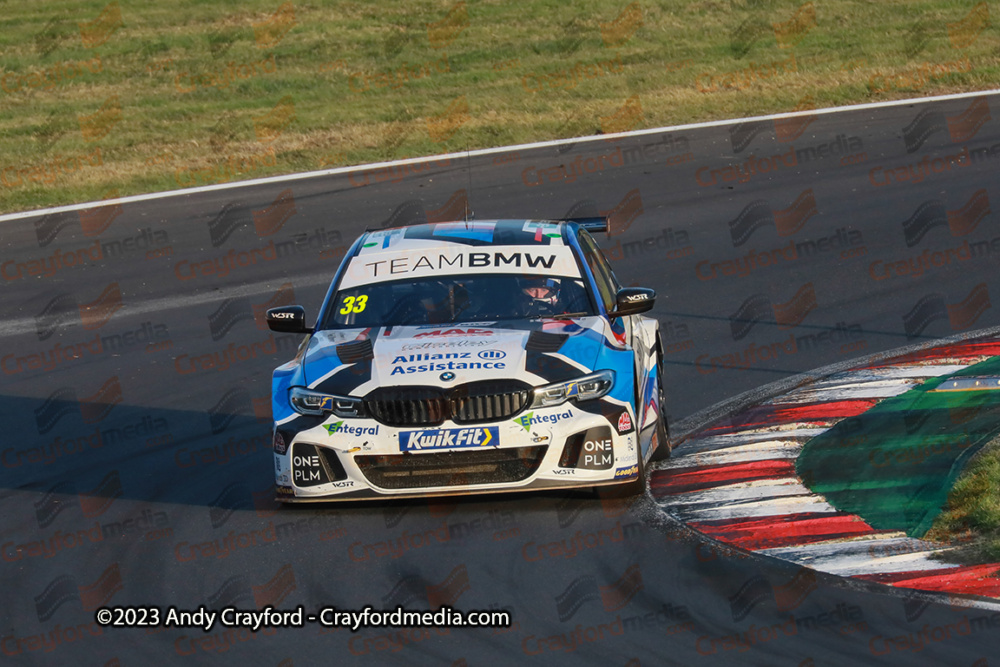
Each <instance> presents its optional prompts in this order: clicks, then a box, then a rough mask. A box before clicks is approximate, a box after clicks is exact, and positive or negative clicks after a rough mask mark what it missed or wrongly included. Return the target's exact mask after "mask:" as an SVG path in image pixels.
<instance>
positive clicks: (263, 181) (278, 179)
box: [0, 89, 1000, 222]
mask: <svg viewBox="0 0 1000 667" xmlns="http://www.w3.org/2000/svg"><path fill="white" fill-rule="evenodd" d="M997 94H1000V89H993V90H983V91H978V92H971V93H955V94H952V95H937V96H935V97H917V98H913V99H907V100H890V101H887V102H869V103H867V104H854V105H849V106H843V107H828V108H825V109H811V110H806V111H791V112H788V113H778V114H771V115H768V116H751V117H748V118H735V119H728V120H715V121H707V122H704V123H688V124H687V125H673V126H670V127H656V128H651V129H648V130H632V131H630V132H618V133H617V134H602V135H596V136H589V137H574V138H572V139H558V140H552V141H539V142H536V143H531V144H518V145H516V146H497V147H496V148H480V149H476V150H474V151H465V152H462V153H445V154H443V155H434V156H426V157H418V158H410V159H407V160H394V161H391V162H375V163H370V164H359V165H353V166H350V167H337V168H335V169H324V170H321V171H307V172H303V173H299V174H286V175H284V176H269V177H267V178H256V179H253V180H249V181H235V182H232V183H219V184H217V185H203V186H200V187H197V188H187V189H185V190H169V191H167V192H153V193H149V194H145V195H132V196H130V197H119V198H118V199H107V200H104V201H97V202H87V203H83V204H70V205H68V206H57V207H53V208H44V209H39V210H37V211H23V212H21V213H8V214H6V215H0V222H7V221H9V220H20V219H22V218H30V217H34V216H39V215H48V214H50V213H63V212H68V211H79V210H81V209H85V208H96V207H98V206H114V205H116V204H130V203H134V202H142V201H150V200H154V199H163V198H165V197H177V196H184V195H192V194H196V193H200V192H214V191H218V190H229V189H234V188H244V187H249V186H254V185H268V184H272V183H287V182H288V181H295V180H301V179H307V178H317V177H321V176H334V175H338V174H350V173H354V172H357V171H364V170H369V169H382V168H385V167H393V166H402V165H407V164H422V163H424V162H432V161H443V160H459V159H463V158H464V159H469V158H472V157H479V156H481V155H495V154H497V153H509V152H512V151H523V150H531V149H535V148H546V147H549V146H561V145H565V144H581V143H589V142H594V141H611V140H613V139H622V138H626V137H641V136H645V135H648V134H656V133H658V132H680V131H682V130H698V129H702V128H707V127H724V126H726V125H735V124H737V123H747V122H752V121H763V120H775V119H779V118H796V117H799V116H820V115H826V114H832V113H840V112H843V111H860V110H864V109H881V108H886V107H896V106H906V105H912V104H930V103H932V102H944V101H947V100H960V99H966V98H970V97H983V96H986V95H997Z"/></svg>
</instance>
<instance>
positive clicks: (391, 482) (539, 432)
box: [274, 398, 639, 502]
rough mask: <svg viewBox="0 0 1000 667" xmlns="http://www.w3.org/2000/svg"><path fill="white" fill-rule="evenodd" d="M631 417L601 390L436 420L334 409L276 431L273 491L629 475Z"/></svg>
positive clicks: (372, 494)
mask: <svg viewBox="0 0 1000 667" xmlns="http://www.w3.org/2000/svg"><path fill="white" fill-rule="evenodd" d="M623 414H625V415H627V416H625V417H623V416H622V415H623ZM634 423H635V414H634V411H633V410H632V406H630V405H620V404H617V403H615V402H613V401H609V400H608V399H606V398H605V399H601V400H599V401H590V402H589V403H587V404H581V405H579V406H578V405H576V404H575V403H572V402H570V403H565V404H563V405H560V406H556V407H552V408H544V409H534V410H529V411H526V412H524V413H522V414H521V415H518V416H517V417H515V418H513V419H506V420H500V421H495V422H489V423H483V424H475V425H468V424H465V425H463V424H456V423H454V422H450V421H446V422H445V423H443V424H441V425H440V426H435V427H433V428H417V427H400V428H396V427H390V426H386V425H385V424H380V423H378V422H376V421H374V420H372V419H341V418H336V417H331V418H330V419H327V420H326V421H325V422H324V423H322V424H319V425H317V426H313V427H310V428H306V429H303V430H300V431H298V432H294V433H288V432H284V431H282V432H281V433H280V435H279V431H278V430H276V432H275V433H276V437H275V442H276V446H275V452H274V462H275V486H276V497H277V499H278V500H279V501H282V502H309V501H320V500H322V501H327V500H360V499H366V498H385V497H412V496H425V495H434V496H438V495H456V494H457V495H465V494H472V493H488V492H498V491H528V490H535V489H546V488H573V487H593V486H600V485H604V484H616V483H622V482H628V481H630V480H634V479H635V478H636V477H637V476H638V456H639V447H638V439H637V433H636V432H635V430H634V428H632V425H633V424H634ZM279 428H280V427H279ZM279 441H280V443H279Z"/></svg>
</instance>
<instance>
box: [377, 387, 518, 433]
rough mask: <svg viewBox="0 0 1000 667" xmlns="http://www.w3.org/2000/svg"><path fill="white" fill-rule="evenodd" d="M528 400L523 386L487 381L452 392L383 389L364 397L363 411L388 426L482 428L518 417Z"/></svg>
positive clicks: (457, 388)
mask: <svg viewBox="0 0 1000 667" xmlns="http://www.w3.org/2000/svg"><path fill="white" fill-rule="evenodd" d="M531 398H532V390H531V387H530V386H529V385H527V384H525V383H523V382H517V381H514V380H510V381H503V380H501V381H497V380H486V381H483V382H470V383H468V384H463V385H459V386H457V387H454V388H453V389H438V388H436V387H384V388H381V389H376V390H375V391H373V392H371V393H370V394H368V396H366V397H365V407H366V408H367V410H368V413H369V414H370V415H371V416H372V417H374V418H375V419H376V420H378V421H379V422H381V423H383V424H385V425H387V426H436V425H438V424H441V423H442V422H444V421H445V420H447V419H451V420H452V421H454V422H456V423H458V424H481V423H483V422H491V421H496V420H498V419H508V418H510V417H513V416H515V415H517V414H518V413H520V412H521V411H522V410H524V409H525V408H526V407H527V406H528V405H529V403H530V401H531Z"/></svg>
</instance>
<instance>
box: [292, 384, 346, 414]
mask: <svg viewBox="0 0 1000 667" xmlns="http://www.w3.org/2000/svg"><path fill="white" fill-rule="evenodd" d="M288 402H289V403H290V404H291V405H292V409H293V410H295V411H296V412H298V413H299V414H300V415H319V416H322V415H325V414H326V413H328V412H332V413H333V414H335V415H337V416H338V417H363V416H364V403H363V402H362V400H361V399H360V398H352V397H350V396H334V395H332V394H321V393H320V392H318V391H311V390H309V389H306V388H305V387H292V388H291V389H289V390H288Z"/></svg>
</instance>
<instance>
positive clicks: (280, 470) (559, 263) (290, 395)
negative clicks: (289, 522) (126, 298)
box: [266, 219, 670, 502]
mask: <svg viewBox="0 0 1000 667" xmlns="http://www.w3.org/2000/svg"><path fill="white" fill-rule="evenodd" d="M606 226H607V221H606V220H604V219H589V220H586V221H535V220H494V221H475V222H447V223H432V224H422V225H414V226H410V227H403V228H397V229H384V230H378V231H369V232H366V233H365V234H363V235H362V236H361V237H360V238H359V239H358V240H357V241H355V243H354V244H353V245H352V246H351V248H350V250H349V251H348V252H347V254H346V255H345V258H344V260H343V262H342V263H341V265H340V267H339V269H338V270H337V273H336V275H335V276H334V278H333V282H332V283H331V285H330V289H329V291H328V292H327V295H326V298H325V300H324V302H323V304H322V307H321V308H320V311H319V314H318V317H317V319H316V322H315V325H314V326H311V327H310V326H307V325H306V316H305V310H304V308H303V307H301V306H285V307H281V308H273V309H271V310H269V311H268V312H267V314H266V320H267V323H268V326H269V327H270V328H271V329H272V330H274V331H280V332H286V333H288V332H291V333H300V334H305V335H306V336H307V338H306V339H305V340H304V341H303V343H302V345H301V346H300V347H299V350H298V353H297V354H296V356H295V358H294V359H293V360H291V361H289V362H288V363H286V364H284V365H282V366H280V367H278V368H277V369H276V370H275V371H274V375H273V381H272V409H273V415H274V430H273V446H274V466H275V479H276V485H275V486H276V494H277V498H278V500H281V501H288V502H301V501H317V500H348V499H363V498H374V497H386V496H414V495H447V494H466V493H479V492H499V491H520V490H532V489H545V488H553V487H599V486H602V485H612V484H631V487H632V488H634V489H635V490H640V489H641V488H643V487H644V470H645V467H646V465H647V464H648V462H649V461H650V460H651V459H652V458H653V457H654V456H657V457H663V456H666V455H668V454H669V447H670V444H669V440H668V435H667V425H666V418H665V415H664V410H663V380H662V378H661V373H662V347H661V344H660V339H659V327H658V322H657V320H655V319H653V318H651V317H647V316H643V315H641V313H644V312H646V311H648V310H649V309H651V308H652V307H653V303H654V298H655V293H654V292H653V290H651V289H644V288H640V287H624V288H623V287H622V286H621V285H620V284H619V283H618V281H617V279H616V278H615V276H614V273H613V272H612V270H611V266H610V265H609V263H608V261H607V259H606V258H605V257H604V255H603V254H602V253H601V251H600V249H599V248H598V245H597V243H596V242H595V240H594V238H593V237H592V236H591V234H590V231H603V230H606V228H607V227H606ZM588 230H590V231H588Z"/></svg>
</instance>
